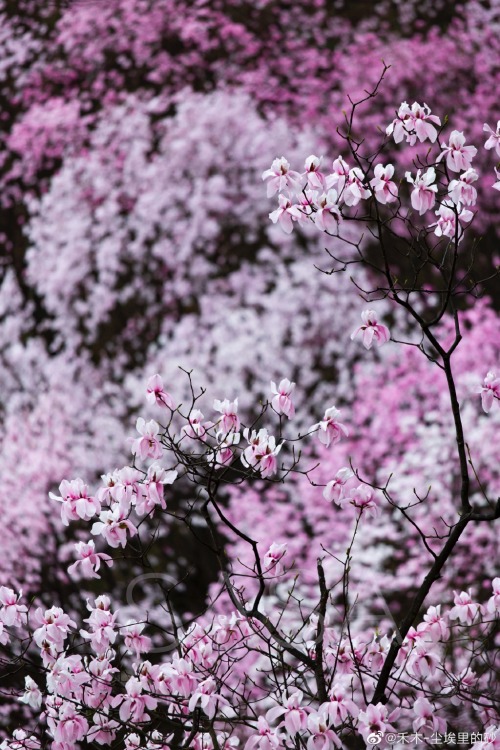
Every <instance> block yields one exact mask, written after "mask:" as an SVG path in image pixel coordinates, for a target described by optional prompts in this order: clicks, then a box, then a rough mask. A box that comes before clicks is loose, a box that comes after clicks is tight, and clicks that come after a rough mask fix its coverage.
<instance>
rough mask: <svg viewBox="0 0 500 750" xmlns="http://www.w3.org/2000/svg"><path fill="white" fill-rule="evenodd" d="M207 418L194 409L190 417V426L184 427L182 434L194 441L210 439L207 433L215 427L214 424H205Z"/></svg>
mask: <svg viewBox="0 0 500 750" xmlns="http://www.w3.org/2000/svg"><path fill="white" fill-rule="evenodd" d="M204 419H205V416H204V414H203V412H201V411H200V410H199V409H192V410H191V412H190V413H189V416H188V424H187V425H184V427H183V428H182V430H181V432H182V433H183V434H184V435H186V436H187V437H189V438H192V439H193V440H196V439H197V440H202V441H205V440H206V439H207V437H208V435H207V431H208V430H210V429H211V428H212V427H213V424H212V422H204Z"/></svg>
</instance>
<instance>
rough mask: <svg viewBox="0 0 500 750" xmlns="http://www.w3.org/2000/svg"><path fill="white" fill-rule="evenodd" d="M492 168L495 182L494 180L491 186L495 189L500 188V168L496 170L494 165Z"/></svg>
mask: <svg viewBox="0 0 500 750" xmlns="http://www.w3.org/2000/svg"><path fill="white" fill-rule="evenodd" d="M494 170H495V175H496V178H497V182H494V183H493V185H492V187H493V188H494V189H495V190H500V170H498V169H497V168H496V167H494Z"/></svg>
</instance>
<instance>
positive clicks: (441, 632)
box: [417, 604, 450, 641]
mask: <svg viewBox="0 0 500 750" xmlns="http://www.w3.org/2000/svg"><path fill="white" fill-rule="evenodd" d="M417 631H418V632H419V633H420V632H421V633H425V634H427V635H430V637H431V639H432V640H433V641H445V640H446V639H447V638H448V636H449V634H450V629H449V627H448V623H447V621H446V618H445V617H444V616H443V615H442V614H441V605H440V604H438V605H437V606H436V607H434V606H431V607H429V609H428V610H427V612H426V614H425V615H424V622H422V623H420V625H419V626H418V627H417Z"/></svg>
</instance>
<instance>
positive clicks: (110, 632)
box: [80, 596, 117, 655]
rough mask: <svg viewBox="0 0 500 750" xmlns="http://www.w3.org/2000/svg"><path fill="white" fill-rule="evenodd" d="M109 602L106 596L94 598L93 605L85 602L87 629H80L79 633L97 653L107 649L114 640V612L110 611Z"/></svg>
mask: <svg viewBox="0 0 500 750" xmlns="http://www.w3.org/2000/svg"><path fill="white" fill-rule="evenodd" d="M110 606H111V603H110V601H109V598H108V597H107V596H99V597H97V599H96V600H95V606H92V605H91V604H89V603H88V602H87V608H88V610H89V611H90V616H89V617H88V618H87V619H86V620H84V622H87V623H88V624H89V628H90V629H89V630H88V631H87V630H80V635H81V636H82V638H85V640H88V641H90V645H91V646H92V648H93V650H94V651H95V652H96V654H98V655H103V654H105V653H106V651H107V649H108V648H109V647H110V645H111V644H113V643H114V642H115V640H116V635H117V631H116V617H117V613H116V612H114V613H113V612H111V610H110Z"/></svg>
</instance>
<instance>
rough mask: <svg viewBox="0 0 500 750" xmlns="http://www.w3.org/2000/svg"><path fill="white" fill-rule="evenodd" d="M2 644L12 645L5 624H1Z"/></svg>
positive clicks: (0, 640)
mask: <svg viewBox="0 0 500 750" xmlns="http://www.w3.org/2000/svg"><path fill="white" fill-rule="evenodd" d="M0 643H1V644H2V646H5V645H7V643H10V635H9V634H8V632H7V631H6V630H5V625H4V624H3V622H0Z"/></svg>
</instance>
